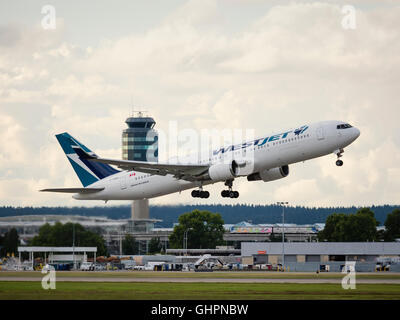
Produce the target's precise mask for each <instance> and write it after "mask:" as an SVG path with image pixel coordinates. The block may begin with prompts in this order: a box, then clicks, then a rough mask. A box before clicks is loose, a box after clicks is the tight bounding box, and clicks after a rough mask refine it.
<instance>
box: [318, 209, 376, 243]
mask: <svg viewBox="0 0 400 320" xmlns="http://www.w3.org/2000/svg"><path fill="white" fill-rule="evenodd" d="M378 224H379V223H378V222H377V221H376V219H375V215H374V213H373V212H372V211H371V210H370V209H369V208H362V209H360V210H358V211H357V213H356V214H348V215H347V214H343V213H334V214H331V215H330V216H328V218H327V219H326V222H325V228H324V230H322V231H320V232H319V233H318V239H319V240H320V241H332V242H358V241H359V242H363V241H376V239H377V236H378V233H377V231H376V227H377V225H378Z"/></svg>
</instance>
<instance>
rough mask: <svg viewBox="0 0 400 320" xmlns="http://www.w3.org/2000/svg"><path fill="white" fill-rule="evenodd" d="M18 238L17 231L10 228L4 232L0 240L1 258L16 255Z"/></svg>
mask: <svg viewBox="0 0 400 320" xmlns="http://www.w3.org/2000/svg"><path fill="white" fill-rule="evenodd" d="M19 243H20V241H19V236H18V232H17V229H15V228H12V229H10V231H8V232H6V233H5V235H4V237H3V239H2V248H1V256H5V255H7V254H12V253H14V255H15V254H17V252H18V246H19Z"/></svg>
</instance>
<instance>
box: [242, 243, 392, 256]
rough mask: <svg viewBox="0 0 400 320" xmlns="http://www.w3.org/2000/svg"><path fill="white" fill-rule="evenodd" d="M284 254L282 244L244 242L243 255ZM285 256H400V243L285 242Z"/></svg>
mask: <svg viewBox="0 0 400 320" xmlns="http://www.w3.org/2000/svg"><path fill="white" fill-rule="evenodd" d="M258 251H266V253H267V254H282V243H281V242H242V255H243V256H249V255H252V254H257V252H258ZM285 254H286V255H292V254H304V255H321V254H326V255H400V242H285Z"/></svg>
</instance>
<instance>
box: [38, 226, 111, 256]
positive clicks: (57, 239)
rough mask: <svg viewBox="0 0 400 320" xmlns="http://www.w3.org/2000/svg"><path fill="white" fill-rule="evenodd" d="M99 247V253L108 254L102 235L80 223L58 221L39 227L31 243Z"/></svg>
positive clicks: (51, 245) (99, 254)
mask: <svg viewBox="0 0 400 320" xmlns="http://www.w3.org/2000/svg"><path fill="white" fill-rule="evenodd" d="M74 239H75V241H74ZM73 243H74V244H75V246H76V247H97V255H98V256H105V255H107V247H106V245H105V242H104V239H103V238H102V236H101V235H99V234H97V233H95V232H92V231H90V230H87V229H86V228H85V227H83V226H82V225H81V224H79V223H71V222H68V223H66V224H62V223H60V222H56V223H55V224H54V225H53V226H51V225H50V224H48V223H46V224H44V225H43V226H42V227H40V229H39V234H38V235H37V236H35V237H34V238H33V239H32V241H31V245H33V246H49V247H53V246H54V247H72V245H73Z"/></svg>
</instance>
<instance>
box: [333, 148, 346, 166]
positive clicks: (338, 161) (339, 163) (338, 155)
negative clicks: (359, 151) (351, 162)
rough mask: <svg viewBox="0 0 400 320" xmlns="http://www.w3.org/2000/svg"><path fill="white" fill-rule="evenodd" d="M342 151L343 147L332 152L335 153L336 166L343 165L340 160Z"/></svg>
mask: <svg viewBox="0 0 400 320" xmlns="http://www.w3.org/2000/svg"><path fill="white" fill-rule="evenodd" d="M343 152H344V150H343V149H340V150H336V151H335V152H334V153H335V154H336V155H337V160H336V165H337V166H338V167H341V166H342V165H343V161H342V160H340V157H342V156H343V154H342V153H343Z"/></svg>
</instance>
